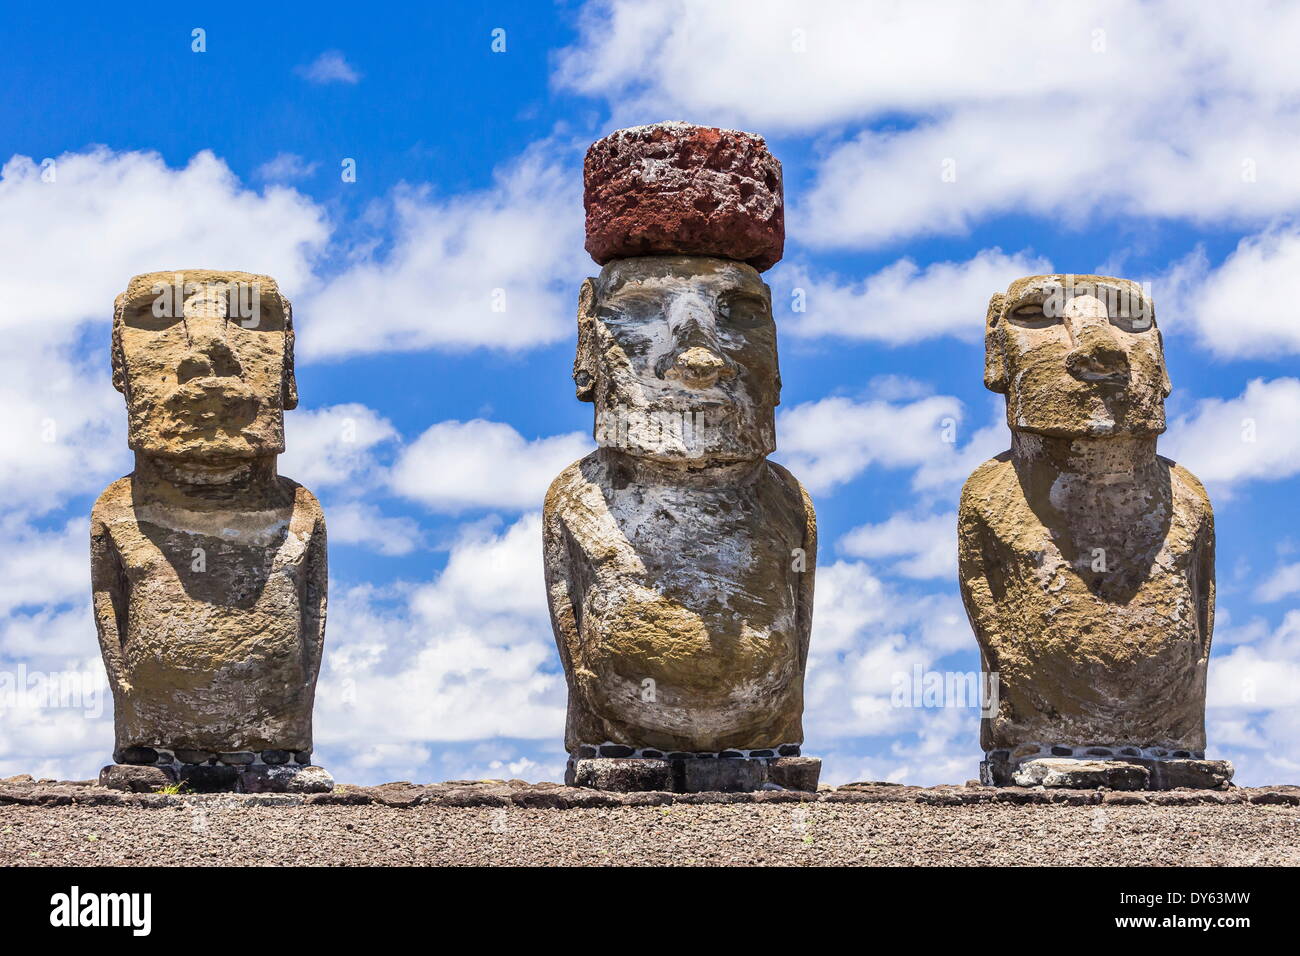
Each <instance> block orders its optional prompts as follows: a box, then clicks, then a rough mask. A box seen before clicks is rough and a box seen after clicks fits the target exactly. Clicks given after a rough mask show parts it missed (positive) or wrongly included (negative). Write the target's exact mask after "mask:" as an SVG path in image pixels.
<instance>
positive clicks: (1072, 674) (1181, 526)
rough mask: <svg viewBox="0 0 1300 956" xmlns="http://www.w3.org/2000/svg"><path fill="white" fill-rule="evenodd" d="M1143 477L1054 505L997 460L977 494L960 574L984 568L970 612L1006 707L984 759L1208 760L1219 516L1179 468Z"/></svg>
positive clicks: (1159, 468) (989, 725) (976, 486)
mask: <svg viewBox="0 0 1300 956" xmlns="http://www.w3.org/2000/svg"><path fill="white" fill-rule="evenodd" d="M1142 478H1143V482H1142V483H1141V484H1137V485H1135V484H1134V483H1132V482H1129V481H1126V480H1122V479H1121V480H1120V481H1117V482H1116V483H1114V484H1105V483H1095V484H1093V483H1084V482H1082V481H1080V482H1078V485H1079V486H1078V487H1077V488H1074V489H1069V490H1066V489H1064V488H1062V487H1061V486H1062V485H1063V484H1065V482H1058V483H1057V484H1056V487H1055V494H1054V488H1053V486H1052V485H1050V484H1039V486H1038V487H1033V482H1032V479H1026V478H1025V476H1022V475H1021V474H1017V471H1016V467H1015V465H1014V464H1013V463H1012V461H1011V460H1010V456H999V457H998V458H995V459H993V460H992V461H990V462H988V463H986V464H985V465H983V466H981V467H980V468H979V469H978V470H977V471H976V472H975V474H973V475H972V476H971V478H970V480H969V481H968V482H967V485H966V489H965V491H964V493H963V495H962V505H961V517H960V527H961V551H962V558H963V560H962V564H963V566H965V567H967V568H973V567H975V566H979V567H980V568H981V571H980V572H979V574H978V575H977V576H975V577H974V579H973V580H971V584H970V588H971V593H970V597H969V598H968V602H970V603H971V604H972V607H973V609H972V620H973V621H976V622H977V625H976V626H977V633H978V634H979V636H980V639H981V642H980V643H981V649H982V651H983V654H984V663H985V669H986V670H987V671H989V672H993V673H997V674H998V675H999V694H1000V697H1001V701H1002V704H1003V707H1002V710H1001V711H1000V712H999V714H998V715H997V717H995V718H994V719H992V720H990V721H988V722H986V726H985V730H984V734H983V743H984V746H985V748H986V749H990V750H991V749H998V748H1007V749H1014V748H1015V747H1017V746H1019V745H1021V744H1026V743H1034V742H1039V741H1041V742H1043V743H1044V744H1045V745H1051V744H1066V745H1073V746H1080V747H1085V748H1086V747H1087V746H1110V747H1112V748H1114V747H1120V746H1136V747H1139V748H1154V747H1159V748H1164V749H1167V750H1168V751H1170V752H1174V751H1188V752H1189V753H1190V752H1195V751H1202V750H1204V748H1205V728H1204V723H1205V722H1204V707H1205V703H1204V702H1205V676H1206V661H1207V657H1208V655H1209V645H1210V632H1211V627H1212V623H1213V614H1214V578H1213V560H1214V524H1213V516H1212V514H1211V511H1210V507H1209V501H1208V499H1207V498H1206V495H1205V491H1204V489H1202V488H1201V485H1200V482H1198V481H1197V480H1196V479H1195V478H1194V477H1193V476H1192V475H1191V474H1190V473H1189V472H1188V471H1187V470H1186V469H1184V468H1182V467H1180V466H1178V465H1176V464H1174V463H1173V462H1171V461H1169V460H1168V459H1165V458H1157V459H1156V464H1155V466H1154V467H1153V468H1151V469H1150V470H1149V471H1148V472H1147V473H1146V474H1145V475H1143V476H1142ZM1027 486H1028V487H1027ZM1071 491H1073V492H1074V494H1070V492H1071ZM1099 552H1104V555H1103V554H1102V553H1099ZM1094 568H1096V570H1094Z"/></svg>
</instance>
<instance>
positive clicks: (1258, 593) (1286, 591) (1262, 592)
mask: <svg viewBox="0 0 1300 956" xmlns="http://www.w3.org/2000/svg"><path fill="white" fill-rule="evenodd" d="M1292 594H1300V562H1297V563H1295V564H1283V565H1280V566H1278V567H1277V568H1275V569H1274V571H1273V573H1272V574H1270V575H1269V576H1268V578H1267V580H1265V581H1264V583H1263V584H1261V585H1260V586H1259V587H1258V588H1256V590H1255V600H1257V601H1280V600H1281V599H1282V598H1284V597H1289V596H1290V595H1292Z"/></svg>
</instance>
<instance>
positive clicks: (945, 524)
mask: <svg viewBox="0 0 1300 956" xmlns="http://www.w3.org/2000/svg"><path fill="white" fill-rule="evenodd" d="M837 547H838V549H839V551H840V552H842V553H843V554H846V555H849V556H851V557H855V558H871V559H873V560H876V561H881V560H883V559H890V561H889V563H890V565H891V566H892V567H893V568H894V569H895V570H896V573H898V574H901V575H902V576H903V577H908V578H954V577H955V576H956V574H957V515H956V513H955V512H949V513H947V514H938V515H926V516H924V517H919V518H918V517H914V516H912V515H906V514H896V515H891V516H890V517H889V518H888V519H887V520H886V521H883V522H881V523H879V524H864V525H860V526H859V527H856V528H854V529H853V530H852V531H850V532H849V533H848V534H846V535H844V537H842V538H840V540H839V543H838V545H837Z"/></svg>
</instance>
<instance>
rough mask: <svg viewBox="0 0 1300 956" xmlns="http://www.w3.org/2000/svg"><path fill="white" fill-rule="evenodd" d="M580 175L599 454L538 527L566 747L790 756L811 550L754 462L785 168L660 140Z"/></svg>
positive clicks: (580, 469)
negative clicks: (767, 275) (565, 698)
mask: <svg viewBox="0 0 1300 956" xmlns="http://www.w3.org/2000/svg"><path fill="white" fill-rule="evenodd" d="M585 173H586V188H587V192H586V207H587V230H588V231H587V249H588V250H589V251H590V252H591V253H592V256H593V257H594V258H595V259H596V261H597V262H600V263H602V264H604V269H603V270H602V271H601V273H600V276H599V277H598V278H595V279H588V280H587V282H586V283H585V284H584V286H583V290H582V295H581V296H580V301H579V307H578V357H577V361H576V362H575V364H574V381H575V383H576V384H577V387H578V397H579V398H581V399H583V400H585V401H590V402H592V403H593V404H594V405H595V418H596V423H595V435H596V440H597V443H598V444H599V446H600V447H599V448H598V450H597V451H595V452H593V453H592V454H591V455H588V456H587V457H586V458H584V459H582V460H581V461H579V462H576V463H574V464H573V465H571V466H570V467H569V468H567V469H565V471H564V472H563V473H562V474H561V475H560V476H559V477H558V478H557V479H556V480H555V482H554V483H553V484H552V485H551V489H550V491H549V492H548V494H547V496H546V506H545V510H544V515H543V531H544V537H545V542H544V544H545V552H544V553H545V566H546V581H547V589H548V598H549V602H550V609H551V620H552V624H553V626H554V629H555V637H556V643H557V645H558V647H559V652H560V656H561V659H562V661H563V664H564V669H565V675H566V678H567V680H568V684H569V712H568V725H567V729H566V733H565V743H566V746H567V748H568V750H569V752H570V753H571V754H573V755H574V756H575V758H580V759H586V758H593V757H595V756H596V755H597V753H599V754H600V756H601V757H618V756H631V755H633V754H637V755H639V756H642V757H650V758H651V759H652V761H653V760H654V759H657V757H665V758H668V760H669V761H670V762H671V761H676V762H677V763H678V764H681V763H682V762H686V763H690V762H691V761H689V760H685V758H684V755H686V754H701V755H713V754H725V755H727V756H740V755H742V754H744V755H752V756H751V760H752V761H754V762H755V763H757V762H760V761H764V760H769V759H776V758H777V756H778V754H779V755H781V756H782V757H784V756H789V755H794V754H797V753H798V745H799V744H800V743H801V742H802V740H803V726H802V714H803V677H804V667H805V664H806V661H807V655H808V640H809V634H810V629H811V622H812V594H813V574H814V569H815V564H816V550H817V542H816V519H815V517H814V514H813V508H812V504H811V502H810V501H809V499H808V497H807V495H806V494H805V493H804V491H803V489H802V488H801V487H800V485H799V483H798V482H797V481H796V480H795V479H794V478H793V477H792V476H791V475H790V473H789V472H787V471H786V470H785V469H784V468H782V467H780V466H779V465H776V464H774V463H772V462H769V461H768V460H767V456H768V455H769V454H770V453H771V452H772V451H773V450H774V449H775V447H776V441H775V407H776V404H777V402H778V400H779V395H780V376H779V372H778V369H777V357H776V326H775V323H774V321H773V319H772V306H771V292H770V290H769V289H768V287H767V286H766V285H765V284H764V283H763V282H762V280H761V279H760V277H759V272H758V270H759V269H764V268H767V267H768V266H770V265H772V264H773V263H774V262H776V261H777V260H778V259H779V258H780V252H781V242H782V240H783V236H784V232H783V226H782V222H781V210H782V206H781V195H780V165H779V164H778V163H777V162H776V161H775V160H774V159H773V158H772V157H771V155H770V154H769V153H768V152H767V149H766V146H765V145H764V144H763V142H762V140H761V139H759V138H757V137H753V136H751V135H749V134H746V133H737V132H734V131H727V130H716V129H711V128H705V127H694V126H688V125H685V124H671V123H670V124H656V125H653V126H646V127H637V128H634V129H630V130H621V131H619V132H617V133H615V134H612V135H611V136H609V137H607V138H606V139H604V140H602V141H600V142H598V143H596V144H594V145H593V146H592V148H591V149H590V150H589V151H588V153H587V163H586V170H585ZM697 763H698V761H697ZM811 763H815V761H812V762H811ZM730 766H732V767H733V769H734V768H735V767H739V764H736V765H730ZM742 769H743V768H742ZM769 769H770V768H769ZM611 772H612V771H611ZM746 772H748V771H746ZM762 772H763V773H768V772H769V771H768V769H763V771H762ZM773 772H776V771H773ZM629 773H632V771H629ZM740 774H741V771H740V770H737V771H736V777H735V779H733V780H732V783H735V784H736V785H737V786H742V784H740V783H737V782H736V781H738V780H739V779H740ZM689 776H690V775H689V774H688V777H689ZM754 779H755V781H757V780H758V779H760V778H754ZM763 779H770V778H763ZM808 779H811V780H812V781H813V782H811V783H808V784H806V785H808V786H812V787H814V788H815V772H814V775H813V777H812V778H808ZM696 783H698V784H699V785H700V786H703V785H704V784H703V783H700V782H699V781H697V782H696ZM696 783H692V782H691V780H689V779H688V780H687V781H686V782H685V783H684V784H682V783H681V781H678V782H677V783H675V784H674V786H678V785H679V784H681V785H682V786H684V787H686V788H687V789H690V788H692V787H693V786H696ZM596 785H600V786H604V785H605V784H603V783H598V784H596ZM611 786H614V787H615V788H617V787H618V786H621V784H612V785H611ZM634 788H635V787H634Z"/></svg>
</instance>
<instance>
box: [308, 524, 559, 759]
mask: <svg viewBox="0 0 1300 956" xmlns="http://www.w3.org/2000/svg"><path fill="white" fill-rule="evenodd" d="M540 542H541V517H540V515H539V514H538V513H536V512H533V513H529V514H526V515H524V516H523V517H522V518H520V519H519V520H518V521H516V522H515V523H514V524H513V525H510V526H509V527H507V528H505V529H504V530H502V531H500V532H496V531H492V530H487V529H484V528H483V527H482V526H481V525H473V526H471V527H469V528H467V529H466V530H465V532H464V535H463V537H462V538H461V539H460V540H459V541H458V542H457V544H456V546H455V547H454V548H453V549H452V552H451V555H450V557H449V558H448V561H447V565H446V567H445V568H444V569H443V571H442V572H441V573H440V574H439V575H438V577H437V578H436V579H435V580H434V581H432V582H430V583H427V584H422V585H419V586H416V587H414V588H410V589H407V590H405V591H404V592H403V593H402V594H400V595H399V596H398V598H397V605H396V606H395V607H393V606H389V605H387V604H386V602H385V601H384V600H383V595H380V594H377V593H376V592H374V591H373V589H370V588H357V589H353V590H351V591H345V592H344V593H343V594H341V595H337V596H336V598H335V600H333V601H332V602H331V606H330V631H329V634H327V637H326V665H325V669H324V672H323V674H322V676H321V682H320V691H319V693H318V699H317V741H318V744H319V747H320V749H324V750H326V751H331V752H340V751H342V752H345V753H347V754H351V755H356V754H364V753H366V752H368V751H369V750H370V749H371V748H373V747H376V746H379V747H392V746H395V745H402V746H410V745H415V746H422V745H423V744H425V743H426V742H428V741H464V740H476V739H482V738H491V737H496V736H502V737H511V738H520V739H533V740H553V741H554V742H555V746H556V749H562V747H563V743H562V738H563V726H564V677H563V674H562V673H560V672H559V668H558V659H557V657H556V655H555V647H554V639H553V637H552V635H551V629H550V623H549V620H550V619H549V615H548V613H547V610H546V595H545V589H544V586H543V583H542V549H541V545H540ZM346 759H348V760H351V759H354V758H353V757H351V756H350V757H347V758H346Z"/></svg>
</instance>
